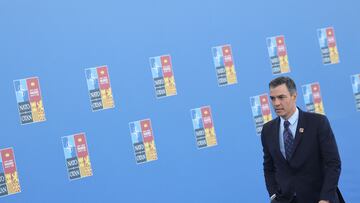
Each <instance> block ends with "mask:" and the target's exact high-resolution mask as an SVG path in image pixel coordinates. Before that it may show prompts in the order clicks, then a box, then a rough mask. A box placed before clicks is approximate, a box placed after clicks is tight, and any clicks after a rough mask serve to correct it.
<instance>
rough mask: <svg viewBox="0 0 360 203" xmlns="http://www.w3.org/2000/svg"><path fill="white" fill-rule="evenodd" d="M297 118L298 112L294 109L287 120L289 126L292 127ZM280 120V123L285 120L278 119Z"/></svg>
mask: <svg viewBox="0 0 360 203" xmlns="http://www.w3.org/2000/svg"><path fill="white" fill-rule="evenodd" d="M298 118H299V110H298V108H296V110H295V112H294V113H293V115H292V116H290V118H289V119H288V121H289V123H290V125H294V124H295V123H296V121H297V120H298ZM280 119H281V123H284V121H285V119H283V118H282V117H280Z"/></svg>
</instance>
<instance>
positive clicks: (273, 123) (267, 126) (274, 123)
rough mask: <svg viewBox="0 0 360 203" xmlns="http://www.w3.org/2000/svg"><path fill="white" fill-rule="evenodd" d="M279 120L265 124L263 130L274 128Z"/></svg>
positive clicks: (275, 119) (277, 118)
mask: <svg viewBox="0 0 360 203" xmlns="http://www.w3.org/2000/svg"><path fill="white" fill-rule="evenodd" d="M279 119H280V118H279V117H276V118H274V119H272V120H271V121H269V122H267V123H265V124H264V125H263V128H265V129H267V128H272V127H274V126H276V124H277V122H278V120H279Z"/></svg>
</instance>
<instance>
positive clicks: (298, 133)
mask: <svg viewBox="0 0 360 203" xmlns="http://www.w3.org/2000/svg"><path fill="white" fill-rule="evenodd" d="M298 109H299V108H298ZM304 126H305V121H304V113H303V111H302V110H301V109H299V119H298V124H297V127H296V132H295V140H294V147H293V150H294V151H293V153H292V156H291V157H290V160H291V159H292V157H294V154H295V153H296V148H297V147H298V145H299V144H300V142H301V140H302V137H303V136H304V131H305V127H304Z"/></svg>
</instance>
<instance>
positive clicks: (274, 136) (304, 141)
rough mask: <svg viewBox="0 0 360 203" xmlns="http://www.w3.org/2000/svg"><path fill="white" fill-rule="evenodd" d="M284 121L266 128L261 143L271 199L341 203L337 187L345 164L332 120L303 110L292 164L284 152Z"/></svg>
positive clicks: (274, 122) (300, 112) (272, 123)
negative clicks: (333, 130)
mask: <svg viewBox="0 0 360 203" xmlns="http://www.w3.org/2000/svg"><path fill="white" fill-rule="evenodd" d="M279 127H280V118H279V117H277V118H276V119H274V120H272V121H270V122H268V123H266V124H264V126H263V129H262V132H261V141H262V145H263V151H264V175H265V182H266V187H267V190H268V192H269V195H270V196H271V195H273V194H277V196H278V198H279V199H291V198H292V197H293V196H294V195H296V199H297V201H298V203H318V201H319V200H330V203H341V202H342V201H341V199H342V198H340V197H339V196H341V194H340V192H339V191H338V188H337V185H338V180H339V176H340V171H341V161H340V156H339V152H338V149H337V145H336V141H335V137H334V134H333V132H332V130H331V127H330V124H329V121H328V119H327V118H326V117H325V116H323V115H320V114H315V113H308V112H303V111H301V110H300V109H299V120H298V124H297V129H296V134H295V141H294V151H293V154H292V157H291V158H290V160H286V159H285V158H284V156H283V155H282V154H281V152H280V144H279Z"/></svg>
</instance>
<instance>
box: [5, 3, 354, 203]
mask: <svg viewBox="0 0 360 203" xmlns="http://www.w3.org/2000/svg"><path fill="white" fill-rule="evenodd" d="M359 6H360V4H359V2H358V1H355V0H353V1H336V0H327V1H324V0H319V1H310V0H304V1H285V0H275V1H266V0H253V1H235V0H234V1H232V0H223V1H215V0H209V1H190V0H182V1H165V0H153V1H111V0H104V1H84V0H78V1H70V0H62V1H45V0H35V1H21V0H1V1H0V28H1V35H0V36H1V37H0V45H1V46H0V70H1V80H0V91H1V99H0V105H1V108H0V115H1V116H0V123H1V125H0V126H1V128H0V149H1V148H6V147H13V148H14V152H15V156H16V163H17V169H18V173H19V178H20V184H21V189H22V192H21V193H18V194H15V195H11V196H6V197H3V198H0V202H259V203H260V202H267V201H268V199H267V198H268V197H267V193H266V189H265V184H264V179H263V172H262V147H261V142H260V137H258V136H257V135H256V133H255V127H254V122H253V119H252V112H251V107H250V102H249V97H250V96H255V95H259V94H262V93H265V92H267V91H268V88H267V84H268V82H269V81H270V80H271V79H272V78H274V76H273V75H272V73H271V68H270V62H269V57H268V52H267V47H266V40H265V39H266V37H271V36H275V35H284V36H285V38H286V43H287V50H288V55H289V63H290V66H291V72H290V73H287V74H284V75H287V76H291V77H293V78H294V80H295V81H296V82H297V84H298V86H299V87H300V86H301V85H303V84H308V83H311V82H319V83H320V85H321V94H322V97H323V102H324V108H325V112H326V115H327V116H328V118H329V120H330V122H331V124H332V127H333V131H334V133H335V135H336V139H337V142H338V146H339V150H340V153H341V158H342V162H343V165H342V166H343V169H342V174H341V177H340V182H339V185H340V189H341V190H342V192H343V194H344V196H345V198H346V199H347V200H348V202H359V201H360V192H359V191H360V184H359V183H360V173H359V172H360V165H359V164H358V157H356V155H359V154H360V147H359V145H360V138H359V133H358V130H357V128H358V126H359V121H360V113H359V112H357V111H356V109H355V102H354V96H353V93H352V88H351V82H350V75H353V74H359V73H360V69H359V67H360V63H359V61H358V57H359V55H360V53H359V52H360V51H359V49H358V47H359V46H360V41H359V36H358V33H359V32H360V27H359V23H358V22H357V19H360V13H359V12H358V10H359V8H360V7H359ZM327 26H333V27H334V28H335V32H336V39H337V44H338V49H339V54H340V61H341V62H340V63H339V64H335V65H329V66H324V65H323V64H322V61H321V54H320V49H319V44H318V39H317V32H316V30H317V29H318V28H323V27H327ZM222 44H231V45H232V52H233V56H234V61H235V68H236V71H237V76H238V83H237V84H236V85H231V86H227V87H218V85H217V79H216V75H215V68H214V64H213V59H212V52H211V47H213V46H217V45H222ZM162 54H171V56H172V64H173V69H174V74H175V80H176V85H177V90H178V94H177V95H176V96H172V97H168V98H164V99H160V100H159V99H156V98H155V94H154V87H153V81H152V76H151V70H150V65H149V57H152V56H158V55H162ZM104 64H106V65H108V67H109V73H110V78H111V85H112V89H113V95H114V100H115V105H116V107H115V108H114V109H109V110H104V111H100V112H92V111H91V109H90V102H89V96H88V92H87V85H86V79H85V74H84V69H85V68H89V67H94V66H99V65H104ZM32 76H38V77H39V79H40V84H41V90H42V95H43V103H44V107H45V112H46V117H47V120H46V121H45V122H41V123H35V124H30V125H23V126H22V125H20V123H19V115H18V110H17V103H16V98H15V93H14V87H13V80H15V79H21V78H27V77H32ZM203 105H210V106H211V108H212V114H213V120H214V123H215V130H216V134H217V139H218V145H217V146H215V147H212V148H207V149H202V150H198V149H197V148H196V143H195V137H194V133H193V128H192V122H191V117H190V109H192V108H196V107H200V106H203ZM298 106H299V107H301V108H303V109H305V108H304V107H305V105H304V100H303V98H302V93H301V89H300V88H299V97H298ZM273 115H274V114H273ZM144 118H150V119H151V120H152V127H153V131H154V135H155V142H156V146H157V150H158V160H156V161H153V162H150V163H146V164H142V165H137V164H136V163H135V159H134V152H133V147H132V143H131V137H130V132H129V126H128V123H129V122H132V121H136V120H140V119H144ZM78 132H85V133H86V135H87V141H88V148H89V152H90V159H91V163H92V167H93V172H94V175H93V176H91V177H87V178H83V179H80V180H76V181H71V182H70V181H69V180H68V177H67V171H66V166H65V162H64V153H63V148H62V143H61V139H60V138H61V137H62V136H66V135H70V134H75V133H78Z"/></svg>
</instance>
